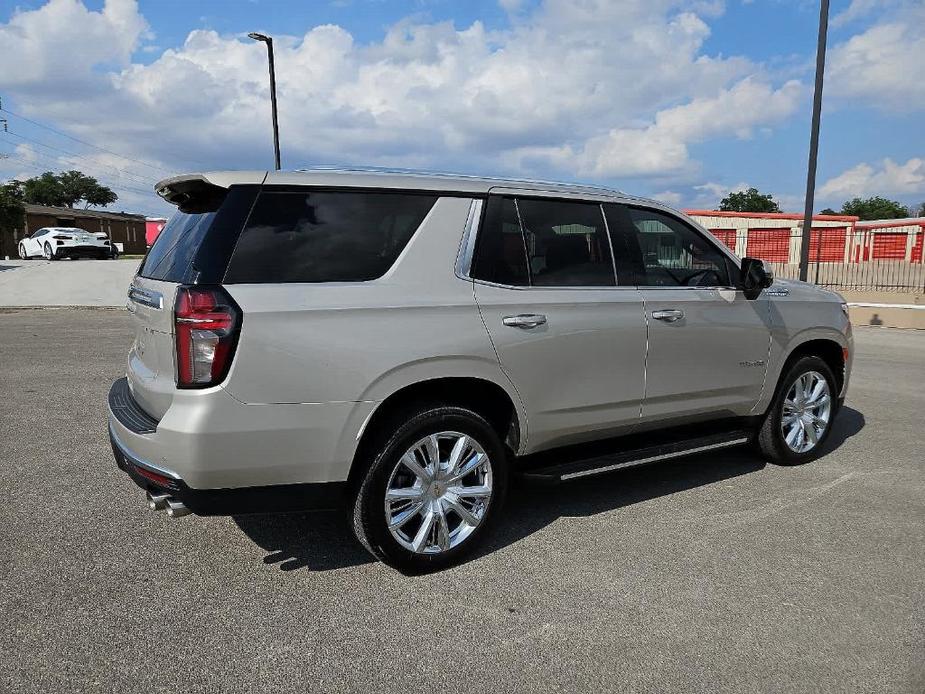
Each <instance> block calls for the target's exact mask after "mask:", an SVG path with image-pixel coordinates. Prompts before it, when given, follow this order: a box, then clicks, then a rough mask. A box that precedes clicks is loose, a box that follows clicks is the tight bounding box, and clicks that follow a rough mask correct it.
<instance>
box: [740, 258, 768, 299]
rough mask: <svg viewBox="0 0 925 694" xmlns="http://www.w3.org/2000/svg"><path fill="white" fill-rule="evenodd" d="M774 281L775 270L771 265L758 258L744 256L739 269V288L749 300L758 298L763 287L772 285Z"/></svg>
mask: <svg viewBox="0 0 925 694" xmlns="http://www.w3.org/2000/svg"><path fill="white" fill-rule="evenodd" d="M773 282H774V271H773V270H772V269H771V266H770V265H768V264H767V263H766V262H764V261H763V260H759V259H758V258H742V266H741V270H740V271H739V288H740V289H741V290H742V293H743V294H745V298H746V299H748V300H749V301H752V300H754V299H757V298H758V295H759V294H761V290H762V289H766V288H767V287H770V286H771V284H773Z"/></svg>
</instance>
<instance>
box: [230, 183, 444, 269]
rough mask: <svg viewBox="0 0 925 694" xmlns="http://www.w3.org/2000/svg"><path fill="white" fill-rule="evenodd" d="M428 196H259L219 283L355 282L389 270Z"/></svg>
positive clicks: (426, 209) (428, 204)
mask: <svg viewBox="0 0 925 694" xmlns="http://www.w3.org/2000/svg"><path fill="white" fill-rule="evenodd" d="M436 201H437V196H435V195H419V194H409V193H385V192H376V193H369V192H326V191H324V192H322V191H317V192H316V191H311V192H305V191H300V192H275V191H272V192H267V191H265V192H262V193H261V194H260V195H259V197H258V198H257V203H256V204H255V205H254V209H253V211H252V212H251V214H250V217H249V218H248V220H247V224H246V225H245V227H244V230H243V231H242V232H241V235H240V237H239V238H238V242H237V245H236V246H235V249H234V253H233V254H232V256H231V261H230V263H229V265H228V271H227V272H226V274H225V282H227V283H267V282H362V281H365V280H373V279H376V278H378V277H381V276H382V275H383V274H385V272H386V271H387V270H388V269H389V268H390V267H391V266H392V264H393V263H394V262H395V259H396V258H397V257H398V255H399V254H400V253H401V252H402V250H403V249H404V247H405V246H406V245H407V243H408V241H409V240H410V239H411V237H412V236H413V235H414V232H415V231H416V230H417V228H418V227H419V226H420V225H421V222H422V221H424V217H426V216H427V213H428V212H429V211H430V209H431V208H432V207H433V206H434V203H435V202H436Z"/></svg>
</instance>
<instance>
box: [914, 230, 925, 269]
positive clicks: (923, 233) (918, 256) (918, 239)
mask: <svg viewBox="0 0 925 694" xmlns="http://www.w3.org/2000/svg"><path fill="white" fill-rule="evenodd" d="M923 245H925V227H922V228H921V229H919V233H918V234H916V235H915V242H914V243H913V244H912V262H913V263H921V262H922V246H923Z"/></svg>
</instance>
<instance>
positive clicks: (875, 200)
mask: <svg viewBox="0 0 925 694" xmlns="http://www.w3.org/2000/svg"><path fill="white" fill-rule="evenodd" d="M841 212H842V214H850V215H854V216H856V217H858V218H860V219H862V220H870V219H901V218H902V217H909V216H910V211H909V209H908V208H907V207H906V206H905V205H903V204H901V203H898V202H896V201H895V200H887V199H886V198H882V197H880V196H879V195H878V196H876V197H872V198H866V199H863V200H862V199H861V198H853V199H852V200H849V201H848V202H846V203H845V204H844V205H842V206H841Z"/></svg>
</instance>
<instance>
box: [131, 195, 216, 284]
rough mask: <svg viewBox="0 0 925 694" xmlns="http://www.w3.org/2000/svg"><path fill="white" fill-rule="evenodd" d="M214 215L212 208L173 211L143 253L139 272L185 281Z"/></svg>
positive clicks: (160, 277)
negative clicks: (207, 210) (192, 212)
mask: <svg viewBox="0 0 925 694" xmlns="http://www.w3.org/2000/svg"><path fill="white" fill-rule="evenodd" d="M214 219H215V212H202V213H198V214H187V213H186V212H175V213H174V214H173V216H172V217H171V218H170V221H168V222H167V224H166V225H164V228H163V229H162V230H161V233H160V234H159V235H158V237H157V240H156V241H155V242H154V245H153V246H151V249H150V250H149V251H148V255H147V256H145V259H144V262H143V263H142V265H141V269H140V270H139V271H138V274H139V275H141V276H142V277H147V278H149V279H153V280H163V281H166V282H183V281H185V280H186V276H187V273H188V270H189V268H190V265H191V264H192V262H193V256H194V255H195V254H196V251H197V250H199V246H200V244H201V243H202V241H203V238H205V235H206V233H207V232H208V231H209V227H211V226H212V220H214Z"/></svg>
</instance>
